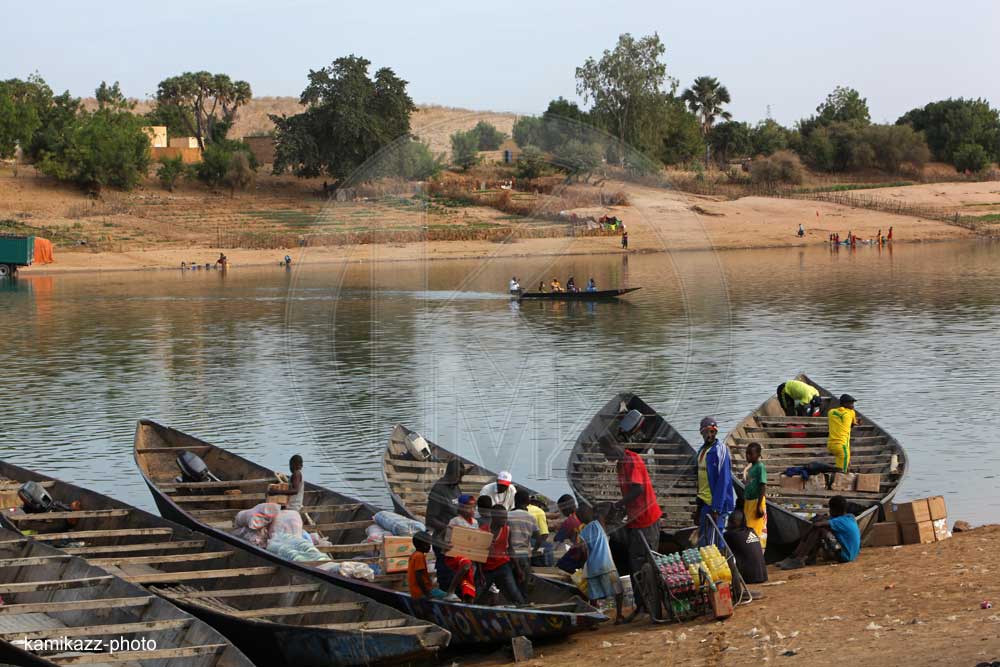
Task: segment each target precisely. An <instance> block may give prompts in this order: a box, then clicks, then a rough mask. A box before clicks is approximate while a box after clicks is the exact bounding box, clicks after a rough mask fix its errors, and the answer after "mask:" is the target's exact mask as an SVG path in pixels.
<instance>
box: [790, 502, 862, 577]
mask: <svg viewBox="0 0 1000 667" xmlns="http://www.w3.org/2000/svg"><path fill="white" fill-rule="evenodd" d="M859 551H861V530H860V529H859V528H858V520H857V519H855V518H854V515H853V514H849V513H848V512H847V499H846V498H844V496H834V497H833V498H830V516H829V517H820V516H817V517H816V518H815V519H813V524H812V526H811V527H810V528H809V531H808V532H807V533H806V534H805V535H804V536H803V537H802V539H801V540H800V541H799V546H798V547H797V548H796V549H795V553H794V554H792V555H791V556H789V557H788V558H786V559H785V560H783V561H781V562H780V563H778V567H780V568H781V569H782V570H797V569H799V568H801V567H805V566H806V565H812V564H814V563H815V562H816V558H817V556H819V555H822V556H823V558H824V559H826V560H828V561H832V562H835V563H850V562H851V561H853V560H854V559H856V558H857V557H858V552H859Z"/></svg>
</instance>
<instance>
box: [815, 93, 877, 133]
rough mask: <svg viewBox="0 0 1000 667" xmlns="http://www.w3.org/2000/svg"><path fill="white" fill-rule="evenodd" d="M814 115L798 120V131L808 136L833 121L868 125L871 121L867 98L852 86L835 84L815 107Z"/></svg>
mask: <svg viewBox="0 0 1000 667" xmlns="http://www.w3.org/2000/svg"><path fill="white" fill-rule="evenodd" d="M816 114H817V115H815V116H810V117H809V118H804V119H802V120H801V121H799V132H801V133H802V135H803V136H806V137H808V136H809V135H810V134H812V132H813V131H814V130H816V129H817V128H820V127H828V126H830V125H832V124H833V123H851V124H854V125H861V126H863V125H868V124H869V123H871V113H870V112H869V111H868V100H867V99H865V98H863V97H861V93H859V92H858V91H856V90H855V89H854V88H848V87H846V86H837V87H836V88H834V89H833V92H832V93H830V94H829V95H827V96H826V100H825V101H824V102H823V103H822V104H820V105H819V106H818V107H816Z"/></svg>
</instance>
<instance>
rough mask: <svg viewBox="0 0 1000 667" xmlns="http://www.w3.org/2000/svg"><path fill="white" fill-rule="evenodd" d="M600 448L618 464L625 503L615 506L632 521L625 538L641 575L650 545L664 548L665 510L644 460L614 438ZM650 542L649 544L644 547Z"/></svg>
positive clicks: (601, 442)
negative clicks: (623, 511)
mask: <svg viewBox="0 0 1000 667" xmlns="http://www.w3.org/2000/svg"><path fill="white" fill-rule="evenodd" d="M597 445H598V447H599V448H600V450H601V453H602V454H604V457H605V458H607V459H608V460H609V461H614V462H615V471H616V472H617V474H618V487H619V488H620V489H621V492H622V499H621V500H619V501H618V502H617V503H615V510H616V511H617V512H619V513H620V512H621V511H622V510H625V513H626V514H627V517H628V520H627V523H626V524H625V537H626V541H627V543H628V560H629V567H630V568H631V570H632V572H638V571H639V570H640V569H641V568H642V566H643V564H644V563H645V562H646V544H649V546H650V548H652V549H654V550H655V549H657V547H658V546H659V544H660V517H662V516H663V510H661V509H660V505H659V504H658V503H657V502H656V490H655V489H653V482H652V481H651V480H650V479H649V471H648V470H646V464H645V462H643V460H642V458H641V457H640V456H639V455H638V454H636V453H635V452H633V451H631V450H629V449H623V448H622V447H621V446H619V445H618V444H617V443H616V442H615V441H614V439H613V438H612V437H611V436H608V435H602V436H601V437H600V438H599V439H598V440H597ZM643 537H645V538H646V544H644V543H643V539H642V538H643Z"/></svg>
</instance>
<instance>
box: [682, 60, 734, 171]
mask: <svg viewBox="0 0 1000 667" xmlns="http://www.w3.org/2000/svg"><path fill="white" fill-rule="evenodd" d="M681 99H682V100H684V102H686V103H687V105H688V109H690V110H691V113H693V114H694V115H696V116H698V120H699V121H701V134H702V136H704V137H705V166H706V167H707V166H708V158H709V151H710V150H711V148H710V146H709V143H708V133H709V132H711V131H712V125H713V124H714V123H715V119H716V118H722V119H723V120H730V119H731V118H732V117H733V115H732V114H731V113H729V112H728V111H725V110H723V108H722V105H723V104H729V103H730V102H731V101H732V100H731V99H730V98H729V91H728V90H727V89H726V87H725V86H723V85H722V84H721V83H719V80H718V79H716V78H715V77H714V76H699V77H698V78H697V79H695V80H694V85H692V86H691V87H690V88H688V89H686V90H685V91H684V92H683V93H681Z"/></svg>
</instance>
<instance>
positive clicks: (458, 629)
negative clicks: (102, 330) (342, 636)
mask: <svg viewBox="0 0 1000 667" xmlns="http://www.w3.org/2000/svg"><path fill="white" fill-rule="evenodd" d="M184 451H190V452H193V453H195V454H197V455H198V456H200V457H201V458H202V459H203V460H204V462H205V464H206V465H207V466H208V468H209V469H210V470H211V472H212V473H213V474H214V475H215V476H216V477H217V478H219V480H221V481H220V482H216V483H215V484H216V486H215V487H213V488H214V489H216V492H215V494H214V495H198V494H197V493H196V492H192V490H191V489H189V488H183V487H178V486H177V484H176V483H174V482H173V478H174V476H175V474H176V470H177V464H176V458H177V456H178V455H180V454H181V453H182V452H184ZM135 460H136V463H137V464H138V466H139V469H140V471H141V472H142V475H143V477H144V478H145V480H146V484H147V486H149V489H150V491H151V492H152V494H153V499H154V500H155V502H156V506H157V507H158V508H159V510H160V512H161V513H162V514H163V515H164V516H165V517H167V518H169V519H173V520H175V521H177V522H179V523H183V524H185V525H187V526H189V527H191V528H196V529H198V530H202V531H205V532H207V533H208V534H210V535H212V536H214V537H218V538H220V539H223V540H226V541H228V542H230V543H232V544H238V545H240V546H242V547H243V548H245V549H249V550H251V551H253V552H254V553H256V554H258V555H261V556H264V557H266V558H268V559H271V560H272V561H275V562H279V563H282V564H284V565H289V566H292V567H294V568H297V569H300V570H302V571H304V572H309V573H311V574H314V575H316V576H319V577H323V578H324V579H326V580H327V581H330V582H332V583H335V584H337V585H339V586H343V587H345V588H347V589H350V590H352V591H355V592H358V593H362V594H364V595H367V596H369V597H371V598H372V599H374V600H377V601H379V602H382V603H384V604H387V605H391V606H393V607H395V608H396V609H398V610H400V611H403V612H404V613H407V614H411V615H413V616H416V617H417V618H422V619H426V620H429V621H431V622H433V623H436V624H437V625H439V626H441V627H443V628H445V629H446V630H448V631H449V632H451V634H452V645H457V644H495V643H500V642H507V641H510V639H512V638H513V637H516V636H519V635H523V636H526V637H529V638H544V637H560V636H565V635H568V634H571V633H574V632H579V631H581V630H586V629H587V628H591V627H594V626H596V625H597V624H599V623H601V622H603V621H605V620H607V617H605V616H604V615H603V614H601V613H600V612H598V611H597V610H595V609H594V608H593V607H591V606H589V605H588V604H586V603H585V602H584V601H583V600H581V599H579V598H578V597H576V596H574V595H572V594H571V593H569V592H567V591H566V590H565V589H564V588H563V587H560V586H556V585H554V584H552V583H550V582H547V581H545V580H544V579H541V578H538V577H534V578H532V580H531V582H530V585H529V590H528V595H527V597H528V600H529V604H528V605H527V606H524V607H514V606H496V607H493V606H487V605H475V604H464V603H461V602H447V601H444V600H436V599H419V600H418V599H414V598H412V597H410V595H409V593H408V592H407V591H406V582H405V575H406V573H405V572H403V573H400V574H380V575H378V576H377V577H376V579H375V581H374V582H368V581H364V580H361V579H352V578H349V577H346V576H341V575H340V574H338V573H335V572H327V571H324V570H322V569H319V568H317V567H315V566H314V564H311V563H309V562H301V561H294V560H286V559H284V558H282V557H281V556H279V555H277V554H274V553H271V552H269V551H267V550H265V549H262V548H260V547H257V546H255V545H252V544H250V543H249V542H246V541H244V540H242V539H240V538H239V537H237V536H236V535H233V534H231V533H230V532H229V530H230V528H231V526H232V518H233V516H235V514H236V513H237V512H238V511H240V510H242V509H246V508H248V507H252V506H253V505H254V504H256V503H257V502H260V500H262V499H263V497H264V495H265V493H266V492H267V487H268V485H269V484H270V483H273V482H274V481H275V473H274V472H273V471H271V470H269V469H267V468H265V467H263V466H260V465H257V464H255V463H253V462H251V461H248V460H247V459H244V458H242V457H240V456H238V455H236V454H233V453H232V452H229V451H227V450H225V449H222V448H221V447H216V446H214V445H210V444H208V443H207V442H204V441H202V440H199V439H197V438H194V437H192V436H189V435H186V434H184V433H182V432H180V431H177V430H175V429H171V428H167V427H164V426H161V425H159V424H156V423H154V422H151V421H145V420H143V421H140V422H139V424H138V427H137V429H136V436H135ZM306 476H307V477H308V473H307V475H306ZM224 488H230V489H232V488H239V489H240V490H241V491H242V493H241V494H240V495H219V493H218V490H221V489H224ZM376 512H378V509H377V508H376V507H374V506H373V505H371V504H369V503H365V502H363V501H360V500H358V499H356V498H352V497H350V496H347V495H344V494H342V493H338V492H336V491H331V490H329V489H325V488H323V487H321V486H319V485H316V484H311V483H309V482H306V485H305V499H304V507H303V513H304V514H307V515H308V516H309V517H311V519H312V520H313V522H314V524H313V525H311V526H307V529H308V530H310V531H311V532H315V533H318V534H319V535H320V536H322V537H325V538H326V539H327V540H328V541H329V542H330V543H331V546H323V547H320V550H321V551H324V552H325V553H326V554H328V555H329V556H330V557H331V558H333V559H339V560H351V561H362V562H369V563H377V562H378V560H379V558H378V554H377V549H378V545H377V544H376V543H372V542H369V541H368V540H367V532H366V529H367V528H368V527H369V526H371V525H372V524H373V523H375V521H374V515H375V513H376Z"/></svg>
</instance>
